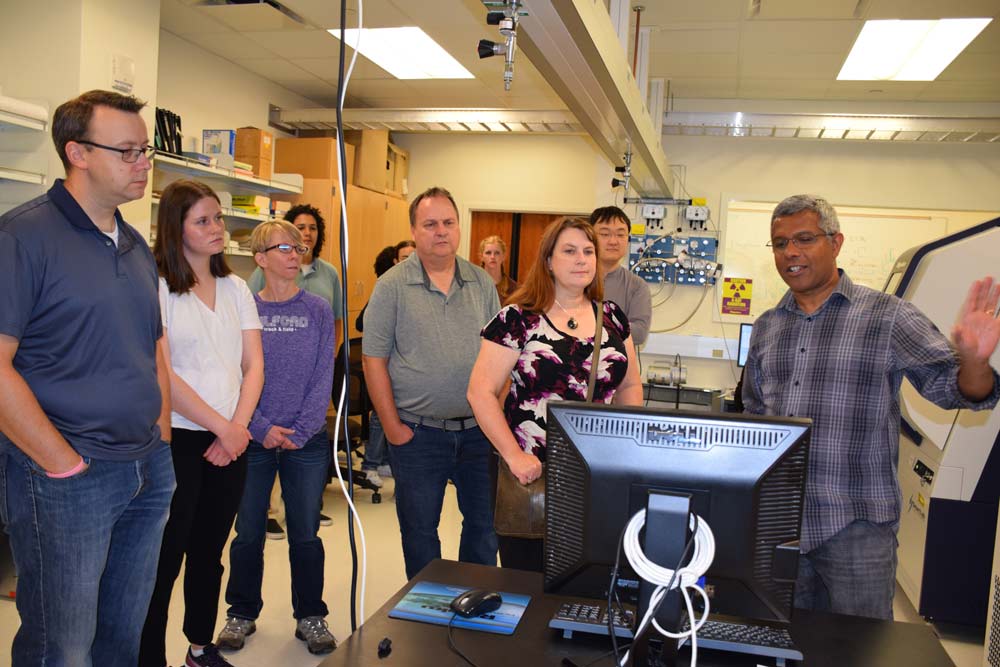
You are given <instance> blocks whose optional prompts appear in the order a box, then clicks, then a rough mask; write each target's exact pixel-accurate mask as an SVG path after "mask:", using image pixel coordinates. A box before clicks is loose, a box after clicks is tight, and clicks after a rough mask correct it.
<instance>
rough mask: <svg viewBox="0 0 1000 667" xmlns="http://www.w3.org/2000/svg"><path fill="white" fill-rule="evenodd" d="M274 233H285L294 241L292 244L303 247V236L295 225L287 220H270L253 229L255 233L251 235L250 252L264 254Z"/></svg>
mask: <svg viewBox="0 0 1000 667" xmlns="http://www.w3.org/2000/svg"><path fill="white" fill-rule="evenodd" d="M274 232H284V233H285V234H288V236H289V237H290V238H291V239H292V243H294V244H295V245H302V234H301V232H299V230H298V228H296V226H295V225H293V224H292V223H290V222H288V221H287V220H268V221H267V222H262V223H260V224H259V225H257V226H256V227H254V228H253V233H252V234H250V251H251V252H253V253H254V254H257V253H258V252H264V249H265V248H267V243H268V241H270V240H271V234H273V233H274Z"/></svg>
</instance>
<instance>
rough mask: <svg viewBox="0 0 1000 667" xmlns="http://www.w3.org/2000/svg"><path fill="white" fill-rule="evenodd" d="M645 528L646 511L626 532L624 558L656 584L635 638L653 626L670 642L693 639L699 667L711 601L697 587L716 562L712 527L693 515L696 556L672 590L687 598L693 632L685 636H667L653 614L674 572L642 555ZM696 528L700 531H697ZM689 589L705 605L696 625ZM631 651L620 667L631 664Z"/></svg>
mask: <svg viewBox="0 0 1000 667" xmlns="http://www.w3.org/2000/svg"><path fill="white" fill-rule="evenodd" d="M645 524H646V510H645V509H641V510H639V511H638V512H636V513H635V515H634V516H633V517H632V519H631V520H630V521H629V522H628V526H627V527H626V528H625V540H624V548H625V557H626V558H627V559H628V562H629V565H631V566H632V569H633V570H634V571H635V573H636V574H637V575H638V576H639V577H640V578H641V579H643V580H644V581H646V582H648V583H651V584H654V585H655V586H656V588H655V589H654V590H653V594H652V595H651V596H650V598H649V605H648V606H647V608H646V614H645V616H644V617H643V618H642V621H641V622H640V623H639V625H638V626H637V627H636V631H635V636H636V637H639V636H640V634H641V633H642V631H643V630H644V629H645V628H646V626H647V625H649V624H650V623H652V624H653V627H654V628H656V631H657V632H659V633H660V634H662V635H663V636H665V637H669V638H671V639H688V638H690V639H691V667H696V665H697V664H698V637H697V632H698V630H700V629H701V627H702V626H703V625H704V624H705V621H707V620H708V610H709V601H708V595H707V594H706V593H705V590H704V589H703V588H702V587H701V586H699V585H698V580H699V579H700V578H701V577H702V576H703V575H704V574H705V573H706V572H708V568H709V567H710V566H711V565H712V561H713V560H714V559H715V535H714V534H713V533H712V529H711V528H710V527H709V525H708V523H707V522H706V521H705V520H703V519H702V518H701V517H698V519H697V522H696V521H695V517H694V515H691V519H690V527H691V529H692V530H695V534H694V537H693V539H694V552H693V553H692V555H691V560H690V561H689V562H688V564H687V565H685V566H684V567H682V568H680V569H679V570H677V576H676V579H675V580H674V585H673V588H675V589H679V590H680V593H681V595H682V596H683V598H684V605H685V606H686V607H687V612H688V618H689V619H690V621H691V628H690V629H689V630H687V631H686V632H678V633H673V632H668V631H666V630H664V629H663V628H661V627H660V625H659V624H658V623H657V622H656V618H654V612H655V610H656V607H657V605H658V604H659V602H660V600H661V599H663V597H664V596H665V595H666V594H667V593H668V592H669V591H668V589H667V586H668V585H669V584H670V580H671V579H674V571H673V570H671V569H670V568H668V567H663V566H662V565H658V564H656V563H654V562H653V561H651V560H650V559H649V558H648V557H647V556H646V554H645V552H643V550H642V544H641V543H640V541H639V533H640V531H641V530H642V527H643V526H644V525H645ZM696 526H697V529H696ZM689 589H694V590H695V591H697V592H698V594H699V595H701V597H702V599H703V600H704V601H705V610H704V612H703V613H702V615H701V617H700V618H699V619H698V620H697V621H696V620H695V617H694V605H693V603H692V602H691V594H690V593H689ZM629 653H630V651H628V652H626V653H625V656H624V658H622V662H621V667H624V666H625V665H627V664H628V658H629Z"/></svg>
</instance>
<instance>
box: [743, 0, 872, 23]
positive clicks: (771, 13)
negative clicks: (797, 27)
mask: <svg viewBox="0 0 1000 667" xmlns="http://www.w3.org/2000/svg"><path fill="white" fill-rule="evenodd" d="M857 4H858V0H823V2H803V0H760V13H759V14H758V15H757V17H756V18H757V19H850V18H854V8H855V7H856V6H857Z"/></svg>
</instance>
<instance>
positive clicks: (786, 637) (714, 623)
mask: <svg viewBox="0 0 1000 667" xmlns="http://www.w3.org/2000/svg"><path fill="white" fill-rule="evenodd" d="M690 628H691V624H690V623H689V621H688V619H687V617H686V616H685V618H684V622H683V631H684V632H687V631H688V630H689V629H690ZM687 641H690V640H687ZM698 646H699V647H703V648H708V649H716V650H720V651H732V652H735V653H749V654H751V655H762V656H769V657H773V658H778V659H779V663H778V664H779V665H781V664H784V660H802V651H800V650H798V649H797V648H796V647H795V643H794V642H793V641H792V636H791V635H790V634H789V633H788V630H786V629H785V628H781V627H773V626H769V625H756V624H753V623H740V622H738V621H737V622H733V621H722V620H712V619H711V617H710V618H709V620H708V621H706V622H705V625H703V626H701V629H700V630H698Z"/></svg>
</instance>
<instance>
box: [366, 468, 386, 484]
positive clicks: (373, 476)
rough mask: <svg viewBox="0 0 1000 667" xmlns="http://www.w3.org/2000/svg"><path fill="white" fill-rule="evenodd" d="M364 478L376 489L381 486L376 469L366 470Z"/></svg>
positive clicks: (380, 479)
mask: <svg viewBox="0 0 1000 667" xmlns="http://www.w3.org/2000/svg"><path fill="white" fill-rule="evenodd" d="M365 479H366V480H368V481H369V482H370V483H371V484H372V485H373V486H374V487H375V488H376V489H381V488H382V484H383V482H382V478H381V477H379V474H378V471H377V470H366V471H365Z"/></svg>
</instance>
